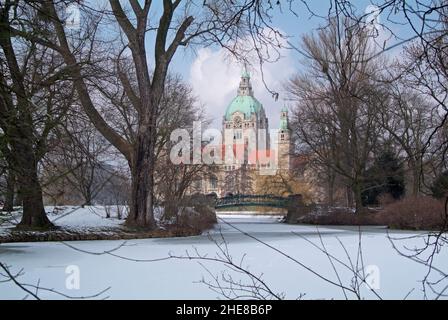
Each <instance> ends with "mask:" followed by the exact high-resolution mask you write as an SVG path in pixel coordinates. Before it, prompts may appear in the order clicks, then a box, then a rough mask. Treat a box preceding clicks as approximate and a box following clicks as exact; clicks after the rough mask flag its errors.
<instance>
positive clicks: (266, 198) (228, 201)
mask: <svg viewBox="0 0 448 320" xmlns="http://www.w3.org/2000/svg"><path fill="white" fill-rule="evenodd" d="M291 200H292V198H291V197H278V196H273V195H240V194H239V195H232V196H226V197H223V198H218V199H217V200H216V203H215V208H216V209H219V208H232V207H245V206H246V207H249V206H260V207H271V208H284V209H287V208H288V206H289V204H290V203H291Z"/></svg>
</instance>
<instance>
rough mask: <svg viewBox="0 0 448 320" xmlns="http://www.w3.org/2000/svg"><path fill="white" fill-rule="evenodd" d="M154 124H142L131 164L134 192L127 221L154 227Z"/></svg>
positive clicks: (135, 224)
mask: <svg viewBox="0 0 448 320" xmlns="http://www.w3.org/2000/svg"><path fill="white" fill-rule="evenodd" d="M151 127H152V126H147V125H144V126H141V130H139V133H140V134H139V135H138V137H137V146H136V148H135V152H134V159H133V161H132V163H131V164H130V167H131V173H132V192H131V203H130V212H129V215H128V218H127V221H126V223H127V224H128V225H130V226H134V227H143V228H147V229H153V228H155V226H156V223H155V220H154V208H153V206H154V165H155V163H154V162H155V159H154V143H153V142H154V138H153V133H152V131H151Z"/></svg>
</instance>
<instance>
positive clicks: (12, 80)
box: [0, 1, 72, 228]
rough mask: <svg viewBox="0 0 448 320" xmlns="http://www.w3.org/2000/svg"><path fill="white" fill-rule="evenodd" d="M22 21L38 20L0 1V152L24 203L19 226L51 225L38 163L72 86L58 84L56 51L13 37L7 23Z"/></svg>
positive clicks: (60, 79)
mask: <svg viewBox="0 0 448 320" xmlns="http://www.w3.org/2000/svg"><path fill="white" fill-rule="evenodd" d="M23 20H27V21H30V22H31V23H36V24H38V23H37V22H36V21H37V20H38V19H37V16H36V15H35V14H34V13H33V12H30V11H29V10H18V8H17V7H16V3H15V2H11V1H6V2H2V4H0V27H1V30H2V36H1V37H0V48H1V52H0V68H1V72H0V127H1V129H2V130H3V133H4V136H5V137H6V143H7V146H8V147H7V148H3V150H2V151H3V152H6V154H5V156H6V159H7V161H8V166H9V170H10V171H11V173H12V174H14V176H15V178H16V181H17V184H18V192H19V196H20V198H21V200H22V202H23V216H22V220H21V222H20V224H19V225H18V227H27V228H29V227H31V228H33V227H38V228H46V227H50V226H51V225H52V224H51V222H50V221H49V220H48V218H47V217H46V213H45V210H44V206H43V201H42V188H41V185H40V182H39V177H38V164H39V161H40V160H41V159H42V156H43V155H44V154H45V152H46V151H47V140H48V137H49V136H50V135H51V133H52V130H53V129H54V127H55V125H56V124H57V123H58V122H59V120H60V119H61V118H62V117H63V116H64V115H65V112H66V110H67V107H68V105H69V104H70V102H69V101H70V96H71V95H72V90H71V86H69V85H68V86H67V83H65V84H63V83H64V81H63V80H64V79H65V78H66V77H65V75H64V68H63V67H62V66H61V65H62V61H61V59H60V58H59V57H58V55H57V54H56V53H55V52H53V51H52V50H50V49H48V48H45V47H42V46H40V45H39V44H38V43H37V42H35V41H32V40H23V41H19V40H16V39H15V35H14V34H13V33H12V32H11V28H12V26H13V25H20V24H21V21H23ZM25 28H26V27H25Z"/></svg>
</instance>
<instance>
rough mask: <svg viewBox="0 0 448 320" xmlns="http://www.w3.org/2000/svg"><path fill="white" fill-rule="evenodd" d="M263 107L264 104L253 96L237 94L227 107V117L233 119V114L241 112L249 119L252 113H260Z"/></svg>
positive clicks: (227, 119)
mask: <svg viewBox="0 0 448 320" xmlns="http://www.w3.org/2000/svg"><path fill="white" fill-rule="evenodd" d="M262 108H263V105H262V104H261V103H260V102H259V101H258V100H257V99H255V98H254V97H252V96H237V97H235V98H234V99H233V100H232V102H230V104H229V106H228V107H227V110H226V114H225V119H226V121H229V120H231V117H232V114H234V113H235V112H238V111H239V112H241V113H243V114H244V118H245V119H249V118H250V115H251V114H252V113H258V112H260V110H261V109H262Z"/></svg>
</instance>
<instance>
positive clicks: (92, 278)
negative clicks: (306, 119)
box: [0, 210, 448, 299]
mask: <svg viewBox="0 0 448 320" xmlns="http://www.w3.org/2000/svg"><path fill="white" fill-rule="evenodd" d="M90 214H91V215H92V213H90ZM79 215H80V216H77V215H76V214H74V215H72V216H71V217H70V218H69V216H70V215H69V216H67V217H66V218H60V219H58V220H57V222H58V223H59V224H63V223H65V224H66V225H71V226H73V224H75V222H76V223H78V222H79V224H80V225H83V224H84V223H90V224H91V225H92V224H93V225H98V219H101V220H100V221H103V222H104V219H102V218H100V217H98V216H97V217H96V218H95V216H94V215H93V216H89V214H88V211H87V210H81V211H80V213H79ZM83 216H84V218H82V217H83ZM70 219H71V220H70ZM89 219H91V220H89ZM278 219H279V218H278V217H275V216H272V217H253V216H252V217H244V216H231V217H229V216H225V217H223V220H221V221H220V223H219V224H218V225H217V227H216V228H215V230H212V231H211V232H210V234H209V235H207V234H204V235H202V236H196V237H188V238H171V239H144V240H128V241H127V242H126V243H125V245H124V246H121V245H123V241H83V242H70V244H69V245H67V244H64V243H58V242H42V243H14V244H1V245H0V262H2V263H4V264H7V265H9V266H10V270H11V271H12V272H17V271H19V270H20V269H23V273H24V274H23V275H22V276H21V277H20V278H19V280H20V282H22V283H28V284H37V283H39V286H41V287H46V288H52V289H55V290H57V291H60V292H63V293H64V294H67V295H70V296H77V297H79V296H87V295H92V294H95V293H97V292H99V291H101V290H103V289H105V288H108V287H110V289H109V290H108V291H107V292H105V293H104V294H102V295H101V296H100V297H98V298H106V297H110V298H112V299H214V298H222V297H221V296H220V295H219V294H217V293H215V292H213V291H212V290H211V289H210V288H208V287H207V285H205V284H203V283H201V279H204V280H206V281H212V280H213V278H212V275H218V276H220V275H221V272H222V271H224V270H228V269H227V268H226V267H225V266H224V265H223V264H221V263H216V262H210V261H196V260H186V259H178V258H171V259H165V260H164V259H163V258H167V257H169V256H173V255H175V256H184V257H185V256H187V255H191V256H196V255H197V254H200V255H207V257H214V256H216V252H217V251H218V248H217V246H216V244H215V243H213V241H211V240H210V237H209V236H212V237H214V238H215V239H219V238H220V235H221V234H222V236H223V237H224V239H226V241H227V243H228V251H229V253H230V254H231V255H232V257H233V259H234V260H235V261H239V260H240V259H241V258H242V257H243V256H244V255H245V259H244V260H243V266H244V267H246V268H247V269H248V270H250V271H251V272H253V273H254V274H256V275H259V274H261V273H262V274H263V275H262V278H263V280H264V281H265V282H266V283H267V284H268V285H269V287H270V288H271V289H272V290H273V291H274V292H276V293H285V296H286V298H289V299H295V298H297V297H298V296H300V295H303V294H304V295H305V296H304V298H306V299H322V298H324V299H332V298H336V299H339V298H344V293H343V291H342V290H341V289H340V288H338V287H336V286H334V285H332V284H330V283H328V282H327V281H326V280H323V279H322V278H321V277H324V278H326V279H327V280H330V281H334V282H338V281H339V280H338V277H337V276H336V274H335V272H334V269H333V267H332V265H331V264H330V262H329V260H328V257H327V256H326V255H325V254H324V253H322V252H320V251H319V250H318V249H317V248H315V247H314V246H313V245H312V244H311V243H309V242H308V241H312V242H313V243H315V244H317V245H319V246H321V245H322V243H321V241H322V242H323V243H324V245H325V247H326V249H327V250H328V252H329V253H331V254H332V255H333V256H334V257H336V258H338V259H340V261H341V262H344V263H347V264H350V261H349V260H348V257H347V255H346V253H345V251H344V248H343V247H342V246H341V243H342V244H344V247H345V249H346V250H347V252H348V254H349V256H350V258H351V261H352V263H353V264H356V262H357V252H358V249H359V243H360V234H359V233H358V231H357V230H356V229H353V228H349V227H346V228H344V227H334V228H333V227H331V228H330V227H326V228H324V227H320V228H319V229H317V228H316V227H312V226H300V225H286V224H281V223H279V222H278ZM64 220H65V222H64ZM106 220H107V219H106ZM89 221H90V222H89ZM95 221H96V222H95ZM226 222H229V223H231V224H232V225H233V226H234V227H236V228H238V229H239V230H241V231H244V232H246V233H247V234H243V233H241V232H240V231H238V230H236V229H235V228H233V227H232V226H231V225H228V224H227V223H226ZM106 223H107V224H115V225H117V224H119V223H120V222H119V221H117V220H110V221H109V222H106ZM414 235H416V233H409V232H393V233H391V234H389V236H392V237H401V238H408V237H411V236H414ZM250 236H253V237H256V238H257V239H259V240H261V241H263V242H265V243H266V244H268V245H269V246H272V248H269V247H267V246H266V245H264V244H262V243H261V242H259V241H257V240H255V239H253V238H251V237H250ZM307 240H308V241H307ZM420 244H421V240H420V239H414V238H409V239H407V240H405V241H403V242H400V244H399V246H401V247H402V246H403V245H406V246H407V247H411V248H412V247H414V246H419V245H420ZM70 246H72V247H70ZM119 246H121V247H120V248H119V249H117V250H114V251H112V255H111V254H89V253H86V252H83V251H89V252H91V253H102V252H105V251H109V250H111V249H114V248H117V247H119ZM73 247H75V248H77V249H79V250H76V249H74V248H73ZM274 248H275V249H279V250H281V251H282V252H283V253H286V254H287V255H289V256H290V257H291V258H292V259H295V260H296V262H294V261H292V259H291V258H287V257H285V256H284V255H282V254H280V253H279V252H277V251H275V250H274ZM361 248H362V254H363V265H364V266H365V267H366V268H367V271H368V272H369V273H372V275H373V277H374V278H372V279H374V282H373V285H374V286H375V287H377V288H378V289H377V290H375V291H376V292H377V294H378V295H379V296H381V297H382V298H385V299H403V298H405V297H406V296H407V298H408V299H421V298H423V293H422V291H421V283H420V281H421V280H422V279H423V278H424V276H425V272H426V270H427V269H426V268H425V267H424V266H422V265H420V264H417V263H415V262H413V261H410V260H409V259H407V258H404V257H402V256H400V255H398V254H397V252H396V250H395V249H394V248H393V247H392V244H391V242H390V240H389V238H388V235H387V233H386V230H384V229H379V228H368V229H365V230H363V231H362V233H361ZM80 250H82V251H80ZM117 256H120V257H117ZM132 259H133V260H153V259H156V260H157V259H162V260H160V261H151V262H148V261H140V262H136V261H133V260H132ZM297 262H299V263H300V264H302V265H299V264H298V263H297ZM334 264H335V267H336V268H337V270H338V275H339V277H340V279H341V281H342V283H343V285H345V286H348V287H349V286H350V285H351V279H352V276H353V274H352V273H351V272H349V271H348V270H346V269H345V268H344V267H343V266H342V265H341V264H339V263H338V262H334ZM361 264H362V263H361V262H359V265H360V266H361ZM435 264H436V265H438V266H441V267H442V268H444V269H445V270H446V269H448V267H447V266H448V254H447V252H446V251H444V250H442V252H441V253H440V254H439V255H438V256H437V257H436V260H435ZM204 266H205V268H207V270H206V269H205V268H204ZM307 268H310V269H312V270H313V271H314V272H316V273H317V274H315V273H313V272H311V271H309V270H307ZM78 271H79V279H78V278H77V277H76V276H77V275H78ZM209 272H211V274H209ZM233 275H234V276H235V279H238V278H241V279H242V280H243V281H244V282H247V280H248V278H247V277H244V276H242V275H236V274H234V273H233ZM0 280H1V279H0ZM77 280H79V289H78V288H77V284H78V282H77ZM222 284H223V285H226V284H225V283H224V282H222ZM442 285H443V283H442ZM445 285H446V283H445ZM362 288H363V290H362V295H363V298H367V299H368V298H376V297H375V295H374V294H373V292H371V291H370V290H368V289H367V288H364V286H362ZM428 294H429V297H430V298H431V297H434V295H433V294H432V293H430V292H428ZM25 295H26V294H25V293H24V292H23V291H22V290H21V289H20V288H18V287H17V286H16V285H14V284H12V283H11V282H7V283H1V282H0V299H21V298H23V297H24V296H25ZM347 295H348V297H349V298H355V296H354V295H351V294H349V293H347ZM40 296H41V297H42V298H49V299H56V298H61V297H60V296H58V295H55V294H54V293H51V292H44V291H41V292H40Z"/></svg>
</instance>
